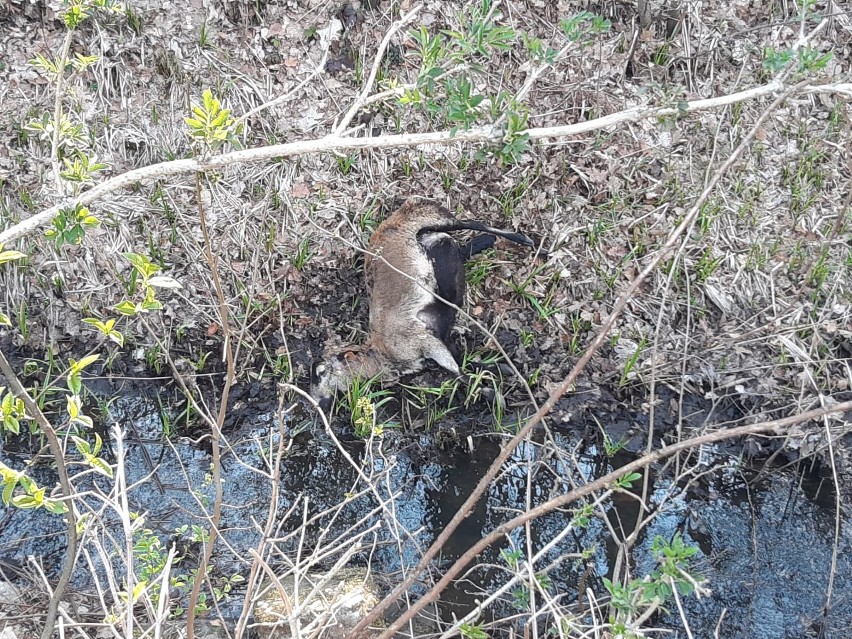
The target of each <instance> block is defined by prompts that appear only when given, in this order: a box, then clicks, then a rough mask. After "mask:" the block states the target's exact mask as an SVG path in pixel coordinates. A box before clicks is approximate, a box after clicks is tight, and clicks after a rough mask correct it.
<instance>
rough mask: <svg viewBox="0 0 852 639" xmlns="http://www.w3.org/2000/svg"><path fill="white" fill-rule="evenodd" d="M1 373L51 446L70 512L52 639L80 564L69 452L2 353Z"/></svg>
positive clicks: (51, 614)
mask: <svg viewBox="0 0 852 639" xmlns="http://www.w3.org/2000/svg"><path fill="white" fill-rule="evenodd" d="M0 372H2V373H3V376H4V377H5V378H6V381H7V382H8V383H9V388H11V390H12V393H13V394H14V395H15V396H16V397H19V398H20V399H21V400H22V401H23V402H24V406H25V407H26V409H27V414H29V416H30V417H32V418H33V419H35V420H36V422H37V423H38V425H39V428H41V431H42V432H43V433H44V436H45V437H47V444H48V446H49V447H50V453H51V454H52V455H53V460H54V461H55V462H56V472H57V474H58V475H59V486H60V488H61V490H62V499H63V501H64V502H65V505H66V506H67V508H68V511H67V512H66V513H65V536H66V537H67V539H68V546H67V548H66V549H65V559H64V561H63V564H62V571H61V572H60V573H59V580H58V581H57V582H56V587H55V588H54V589H53V595H51V597H50V603H49V604H48V606H47V613H46V615H45V620H44V629H43V630H42V632H41V639H50V638H51V637H52V636H53V627H54V625H55V624H56V615H57V611H58V610H59V603H60V602H61V601H62V597H63V596H64V595H65V589H66V588H67V587H68V583H69V582H70V581H71V573H73V572H74V564H75V563H76V561H77V517H76V514H75V513H74V502H73V500H72V497H73V495H74V488H73V486H72V485H71V480H70V479H69V478H68V469H67V468H66V466H65V452H64V450H63V449H62V443H61V442H60V441H59V437H58V436H57V434H56V431H55V430H54V429H53V426H51V425H50V422H49V421H47V417H45V416H44V413H42V412H41V409H40V408H39V407H38V404H36V403H35V401H33V398H32V397H31V396H30V394H29V393H28V392H27V390H26V389H25V388H24V386H23V385H22V384H21V381H20V380H19V379H18V376H17V375H16V374H15V371H13V370H12V367H11V366H10V365H9V361H8V360H7V359H6V356H5V355H4V354H3V351H1V350H0Z"/></svg>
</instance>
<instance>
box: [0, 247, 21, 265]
mask: <svg viewBox="0 0 852 639" xmlns="http://www.w3.org/2000/svg"><path fill="white" fill-rule="evenodd" d="M2 249H3V245H2V244H0V264H4V263H6V262H11V261H12V260H20V259H23V258H25V257H26V253H21V252H20V251H4V250H2Z"/></svg>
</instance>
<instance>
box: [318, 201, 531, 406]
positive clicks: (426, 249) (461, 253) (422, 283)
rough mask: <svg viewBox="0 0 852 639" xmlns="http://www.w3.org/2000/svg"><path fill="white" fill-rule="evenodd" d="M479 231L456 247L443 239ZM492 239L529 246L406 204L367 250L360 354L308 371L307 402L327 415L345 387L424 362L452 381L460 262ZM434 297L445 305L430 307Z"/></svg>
mask: <svg viewBox="0 0 852 639" xmlns="http://www.w3.org/2000/svg"><path fill="white" fill-rule="evenodd" d="M461 230H471V231H481V232H483V233H484V235H477V236H475V237H474V238H472V239H471V240H470V241H469V242H467V243H465V244H462V245H460V244H459V243H458V242H457V241H456V240H455V239H453V238H452V237H451V236H450V235H449V234H448V233H449V232H450V231H461ZM497 236H499V237H503V238H506V239H507V240H510V241H512V242H515V243H517V244H523V245H524V246H535V245H534V244H533V242H532V240H530V239H529V238H528V237H527V236H526V235H522V234H520V233H512V232H510V231H504V230H502V229H497V228H493V227H490V226H486V225H485V224H482V223H481V222H476V221H472V220H457V219H455V218H454V217H453V214H452V213H451V212H450V211H448V210H447V209H445V208H443V207H442V206H439V205H438V204H435V203H432V202H428V201H414V200H408V201H406V202H405V204H403V205H402V206H401V207H400V208H399V209H398V210H397V211H396V212H395V213H393V214H392V215H391V216H390V217H389V218H388V219H386V220H385V221H384V222H382V224H380V225H379V228H378V229H376V232H375V233H373V236H372V237H371V238H370V243H369V245H368V247H367V250H368V253H367V255H366V257H365V270H366V274H367V288H368V290H369V294H370V326H369V332H368V337H367V341H366V342H365V343H364V345H363V346H350V347H347V348H344V349H340V350H338V351H336V352H333V353H328V354H326V356H325V357H324V358H323V360H322V361H318V362H315V363H314V365H313V366H312V368H311V395H312V396H313V397H314V399H316V400H317V401H318V402H319V403H320V406H321V407H322V408H323V409H324V410H327V409H328V408H330V406H331V402H332V400H333V398H334V395H335V394H336V393H338V392H341V391H345V390H346V389H347V388H348V387H349V385H350V384H351V382H352V380H353V379H355V378H356V377H357V378H360V379H368V378H372V377H375V376H377V375H378V376H382V377H384V378H386V379H387V378H388V377H399V376H402V375H410V374H412V373H417V372H420V371H422V370H424V369H425V368H426V367H427V366H428V365H429V363H430V362H435V363H436V364H438V366H440V367H442V368H444V369H446V370H448V371H449V372H451V373H453V374H454V375H458V374H459V373H460V369H459V364H458V362H457V361H456V358H455V357H454V356H453V354H452V351H451V349H450V331H451V330H452V328H453V325H454V324H455V321H456V309H455V308H454V306H461V305H462V304H463V302H464V293H465V277H464V262H465V260H466V259H468V258H470V257H471V256H472V255H475V254H476V253H479V252H480V251H483V250H485V249H487V248H489V247H491V246H493V245H494V242H495V241H496V239H497ZM435 295H438V296H439V297H441V298H442V299H443V300H446V301H447V302H450V304H452V305H454V306H451V305H450V304H447V303H445V302H444V301H442V300H441V299H437V298H436V297H435Z"/></svg>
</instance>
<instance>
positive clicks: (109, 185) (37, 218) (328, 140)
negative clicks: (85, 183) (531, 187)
mask: <svg viewBox="0 0 852 639" xmlns="http://www.w3.org/2000/svg"><path fill="white" fill-rule="evenodd" d="M782 89H783V84H782V83H780V82H778V81H773V82H770V83H768V84H764V85H761V86H759V87H755V88H752V89H747V90H745V91H739V92H737V93H732V94H730V95H726V96H721V97H717V98H709V99H707V100H696V101H694V102H684V103H682V104H681V105H680V106H678V107H633V108H630V109H626V110H624V111H619V112H618V113H613V114H611V115H606V116H602V117H600V118H595V119H594V120H589V121H587V122H577V123H574V124H566V125H562V126H557V127H541V128H532V129H527V130H526V131H524V132H523V133H526V134H527V135H529V137H530V139H533V140H539V139H542V138H568V137H571V136H576V135H580V134H583V133H589V132H591V131H597V130H600V129H605V128H607V127H611V126H615V125H618V124H623V123H627V122H637V121H639V120H645V119H649V118H660V117H672V116H678V115H683V114H685V113H693V112H697V111H707V110H711V109H718V108H721V107H724V106H729V105H731V104H736V103H738V102H745V101H747V100H754V99H757V98H761V97H765V96H768V95H772V94H775V93H777V92H778V91H780V90H782ZM794 93H795V94H799V95H801V94H805V95H807V94H811V93H841V94H843V95H852V82H847V83H835V84H824V85H799V86H797V87H796V88H795V91H794ZM497 139H498V138H496V137H495V132H494V129H493V127H491V126H487V127H482V128H473V129H470V130H468V131H457V132H456V133H455V135H453V134H452V133H451V132H450V131H437V132H434V133H405V134H401V135H383V136H378V137H364V138H348V137H342V136H339V135H327V136H325V137H323V138H318V139H315V140H301V141H298V142H289V143H286V144H273V145H271V146H262V147H257V148H254V149H245V150H241V151H232V152H230V153H224V154H222V155H218V156H213V157H210V158H207V159H204V160H196V159H185V160H173V161H171V162H161V163H159V164H153V165H151V166H146V167H143V168H140V169H133V170H131V171H128V172H127V173H123V174H121V175H118V176H116V177H114V178H111V179H109V180H107V181H105V182H102V183H101V184H99V185H97V186H95V187H94V188H92V189H90V190H88V191H85V192H84V193H81V194H80V195H78V196H76V197H72V198H68V199H66V200H65V201H63V202H62V203H60V204H58V205H56V206H52V207H50V208H48V209H45V210H43V211H41V212H39V213H37V214H35V215H33V216H32V217H29V218H27V219H26V220H24V221H22V222H19V223H18V224H16V225H14V226H12V227H10V228H8V229H6V230H5V231H3V232H2V233H0V244H7V243H8V242H11V241H13V240H16V239H19V238H21V237H24V236H26V235H28V234H29V233H32V232H33V231H35V230H36V229H38V228H40V227H42V226H46V225H47V224H48V223H49V222H50V220H52V219H53V218H54V217H55V216H56V214H57V213H59V211H60V209H69V208H73V207H74V206H75V205H77V204H80V205H83V206H88V205H89V204H91V203H93V202H96V201H98V200H100V199H101V198H103V197H105V196H106V195H109V194H110V193H114V192H115V191H119V190H121V189H125V188H128V187H129V186H131V185H133V184H135V183H137V182H142V181H148V180H157V179H162V178H164V177H168V176H170V175H180V174H185V173H192V172H195V171H210V170H222V169H224V168H227V167H229V166H231V165H235V164H247V163H253V162H263V161H266V160H271V159H272V158H278V157H295V156H299V155H307V154H309V153H328V152H333V151H346V150H356V149H391V148H405V147H413V146H429V145H438V144H451V143H458V142H475V143H488V142H496V141H497Z"/></svg>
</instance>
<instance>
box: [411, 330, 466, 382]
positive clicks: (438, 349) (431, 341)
mask: <svg viewBox="0 0 852 639" xmlns="http://www.w3.org/2000/svg"><path fill="white" fill-rule="evenodd" d="M424 341H425V343H424V344H423V346H422V349H421V353H422V354H423V357H425V358H426V359H431V360H432V361H433V362H435V363H436V364H437V365H438V366H440V367H441V368H444V369H446V370H448V371H450V372H451V373H452V374H453V375H460V374H461V370H460V369H459V365H458V362H456V359H455V358H454V357H453V354H452V353H451V352H450V349H448V348H447V345H446V344H444V342H442V341H441V340H440V339H438V338H437V337H435V336H433V335H429V336H428V337H426V338H424Z"/></svg>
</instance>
